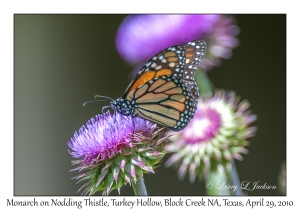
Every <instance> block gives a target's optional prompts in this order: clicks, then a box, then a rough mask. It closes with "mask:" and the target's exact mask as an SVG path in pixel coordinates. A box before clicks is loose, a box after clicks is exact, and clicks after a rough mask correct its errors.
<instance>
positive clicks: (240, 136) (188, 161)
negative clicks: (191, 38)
mask: <svg viewBox="0 0 300 210" xmlns="http://www.w3.org/2000/svg"><path fill="white" fill-rule="evenodd" d="M248 108H249V103H248V102H247V101H242V102H240V101H239V98H238V97H236V96H235V93H234V92H224V91H216V92H215V94H214V95H213V96H208V97H207V98H206V99H200V100H199V103H198V107H197V111H196V113H195V115H194V118H193V119H192V120H191V121H190V123H189V124H188V126H187V127H186V128H185V129H183V130H182V131H181V132H178V133H174V132H171V131H170V132H169V133H168V134H174V135H173V136H172V137H170V140H171V142H170V144H168V145H167V147H166V150H167V151H168V152H173V153H174V154H173V155H172V156H171V157H170V158H169V159H168V161H167V162H166V165H167V166H171V165H174V166H179V170H178V175H179V177H180V178H181V179H183V178H184V177H185V175H186V174H187V173H189V175H190V181H191V182H194V181H195V179H196V177H197V176H198V177H203V176H204V175H207V174H208V172H219V173H222V172H226V169H227V171H228V170H230V167H231V164H230V162H231V160H233V159H237V160H242V156H241V154H246V153H247V149H245V146H247V141H246V139H247V138H249V137H251V136H253V135H254V134H255V131H256V128H255V127H250V126H249V125H250V124H251V123H252V122H253V121H255V119H256V116H255V115H252V114H251V113H250V111H249V110H247V109H248Z"/></svg>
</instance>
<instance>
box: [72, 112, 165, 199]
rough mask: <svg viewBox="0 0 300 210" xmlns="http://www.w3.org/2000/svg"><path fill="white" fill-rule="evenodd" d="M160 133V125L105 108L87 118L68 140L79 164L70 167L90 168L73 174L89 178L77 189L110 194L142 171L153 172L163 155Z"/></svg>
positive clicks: (83, 178) (141, 173) (134, 178)
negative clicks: (85, 171)
mask: <svg viewBox="0 0 300 210" xmlns="http://www.w3.org/2000/svg"><path fill="white" fill-rule="evenodd" d="M161 135H162V129H158V128H157V127H156V125H155V124H153V123H152V122H149V121H147V120H143V119H141V118H138V117H135V118H132V117H128V116H122V115H120V114H118V113H115V114H114V115H111V114H110V113H109V112H107V113H105V114H103V115H97V116H96V117H95V118H92V119H91V120H89V121H88V122H87V123H86V126H82V127H81V128H80V129H79V131H78V132H75V134H74V137H73V138H71V140H70V141H69V142H68V146H69V147H70V148H71V150H72V151H70V154H71V155H72V156H73V157H74V158H77V159H78V160H75V161H72V163H73V164H79V166H78V167H77V168H75V169H73V170H79V171H81V170H85V169H88V170H89V172H87V173H84V174H81V175H79V176H77V177H75V178H76V179H80V180H79V182H80V181H84V180H88V181H87V182H86V183H85V184H84V185H83V186H82V187H81V188H80V189H79V190H81V189H82V188H84V187H85V190H84V192H83V193H88V192H89V194H90V195H91V194H94V193H95V192H97V191H102V192H103V194H109V193H110V192H111V191H112V190H113V189H118V190H119V189H120V188H121V186H123V185H124V184H127V183H131V182H132V181H134V182H135V181H136V178H137V177H141V178H142V177H143V173H148V172H151V173H154V171H153V166H154V165H155V164H156V163H158V162H160V160H161V159H162V158H163V156H164V155H165V151H164V145H165V140H166V138H165V137H164V138H160V137H161Z"/></svg>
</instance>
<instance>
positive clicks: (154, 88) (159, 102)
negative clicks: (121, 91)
mask: <svg viewBox="0 0 300 210" xmlns="http://www.w3.org/2000/svg"><path fill="white" fill-rule="evenodd" d="M127 100H129V101H132V100H134V104H135V105H136V106H135V113H136V114H137V115H138V116H139V117H142V118H144V119H147V120H150V121H152V122H155V123H158V124H161V125H164V126H166V127H169V128H170V129H172V130H181V129H183V128H184V127H185V126H186V125H187V123H188V122H189V121H190V120H191V118H192V117H193V116H194V112H195V108H194V106H193V97H192V95H191V93H190V92H189V90H188V88H187V87H186V85H185V84H184V82H183V81H182V80H181V79H178V78H176V77H174V76H170V75H167V76H160V77H155V78H153V79H152V80H150V81H148V82H146V83H145V84H143V85H141V86H140V87H138V88H136V89H135V90H134V91H132V92H130V94H128V95H127Z"/></svg>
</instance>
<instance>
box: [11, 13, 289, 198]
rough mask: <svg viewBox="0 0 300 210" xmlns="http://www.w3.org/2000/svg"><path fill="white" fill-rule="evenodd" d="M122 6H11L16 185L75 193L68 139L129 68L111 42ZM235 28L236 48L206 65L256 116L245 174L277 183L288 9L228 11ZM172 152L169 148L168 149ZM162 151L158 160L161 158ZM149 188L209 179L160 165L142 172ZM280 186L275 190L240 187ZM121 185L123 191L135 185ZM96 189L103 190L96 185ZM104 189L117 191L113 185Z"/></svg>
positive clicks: (125, 79) (126, 78) (194, 188)
mask: <svg viewBox="0 0 300 210" xmlns="http://www.w3.org/2000/svg"><path fill="white" fill-rule="evenodd" d="M124 17H125V15H21V14H18V15H15V16H14V70H15V71H14V100H15V101H14V102H15V103H14V111H15V112H14V113H15V115H14V137H15V138H14V194H15V195H35V196H36V195H52V196H55V195H80V193H79V194H78V193H77V190H78V189H79V188H80V186H81V184H76V180H73V179H71V177H74V176H75V175H77V174H78V173H77V172H69V170H71V169H72V168H73V166H72V165H71V160H73V158H72V157H71V155H70V154H69V153H68V146H67V142H68V141H69V139H70V138H71V137H72V136H73V134H74V132H75V131H77V130H78V129H79V128H80V127H81V126H82V125H83V124H85V123H86V121H88V120H89V119H90V118H91V117H94V116H95V115H96V114H99V113H101V109H102V107H103V106H105V105H108V102H99V103H91V104H89V105H87V106H86V107H83V106H82V104H83V102H85V101H89V100H92V99H93V97H94V95H96V94H100V95H105V96H109V97H112V98H117V97H120V96H121V95H122V94H123V93H124V91H125V89H126V87H127V85H128V84H129V82H130V80H131V76H130V72H131V70H132V68H131V67H130V66H129V65H127V64H126V63H125V61H123V60H122V59H121V58H120V57H119V55H118V53H117V51H116V48H115V42H114V41H115V34H116V31H117V29H118V27H119V25H120V24H121V22H122V20H123V19H124ZM234 17H235V19H236V21H237V25H238V26H239V28H240V31H241V33H240V34H239V35H238V38H239V40H240V45H239V46H238V47H237V48H236V49H234V50H233V57H232V58H231V59H228V60H223V62H222V65H221V66H219V67H216V68H214V69H213V70H212V71H210V72H209V73H208V76H209V78H210V79H211V80H212V82H213V83H214V85H215V87H217V88H223V89H226V90H234V91H235V92H236V93H237V94H238V95H240V96H241V98H242V99H247V100H249V102H250V103H251V107H250V109H251V110H252V112H253V113H254V114H256V115H257V116H258V119H257V121H256V122H255V123H254V125H255V126H257V127H258V131H257V135H256V136H255V137H253V138H251V139H249V141H250V142H251V144H250V146H249V147H247V149H248V150H249V154H247V155H244V160H243V161H241V162H236V167H237V170H238V173H239V177H240V180H241V181H251V182H255V181H259V182H260V184H261V185H263V184H264V183H267V184H268V185H276V186H277V188H278V187H279V183H278V175H279V173H280V166H281V164H282V163H283V162H285V160H286V15H283V14H282V15H234ZM167 157H168V156H167ZM167 157H166V158H164V160H166V159H167ZM144 178H145V184H146V187H147V190H148V194H149V195H205V191H206V190H205V183H204V182H199V181H196V182H195V183H194V184H191V183H190V182H189V181H188V179H187V178H186V179H185V180H183V181H179V180H178V178H177V172H176V170H175V169H174V168H165V167H164V166H163V165H162V166H161V167H159V168H157V169H156V170H155V174H146V175H145V176H144ZM244 192H245V193H246V194H248V195H281V193H280V191H279V190H278V189H276V190H254V191H244ZM133 194H134V193H133V190H132V188H131V187H130V186H129V185H127V186H125V187H123V188H121V195H133ZM96 195H100V193H98V194H96ZM110 195H118V193H117V191H113V192H112V193H111V194H110Z"/></svg>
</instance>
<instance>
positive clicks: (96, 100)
mask: <svg viewBox="0 0 300 210" xmlns="http://www.w3.org/2000/svg"><path fill="white" fill-rule="evenodd" d="M99 101H105V99H104V100H94V101H86V102H84V103H83V106H85V105H86V104H87V103H92V102H99Z"/></svg>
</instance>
